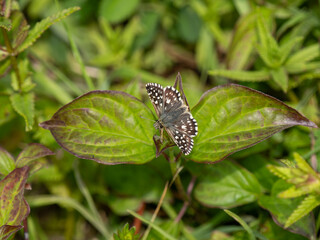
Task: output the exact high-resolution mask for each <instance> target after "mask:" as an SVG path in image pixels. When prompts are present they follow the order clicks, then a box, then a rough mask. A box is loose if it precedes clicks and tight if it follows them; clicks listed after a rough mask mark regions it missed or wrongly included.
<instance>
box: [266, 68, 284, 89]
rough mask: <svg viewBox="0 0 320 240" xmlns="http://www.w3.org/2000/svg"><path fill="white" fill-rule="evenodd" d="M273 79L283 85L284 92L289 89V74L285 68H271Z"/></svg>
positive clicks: (280, 85)
mask: <svg viewBox="0 0 320 240" xmlns="http://www.w3.org/2000/svg"><path fill="white" fill-rule="evenodd" d="M270 73H271V76H272V79H273V80H274V81H275V82H276V83H277V84H278V85H279V87H281V89H282V90H283V91H284V92H287V90H288V74H287V73H286V70H285V69H284V68H278V69H272V70H270Z"/></svg>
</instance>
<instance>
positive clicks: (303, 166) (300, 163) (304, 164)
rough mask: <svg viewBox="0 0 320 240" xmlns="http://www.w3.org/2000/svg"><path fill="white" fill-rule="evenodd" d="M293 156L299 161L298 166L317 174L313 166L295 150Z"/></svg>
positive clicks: (309, 172)
mask: <svg viewBox="0 0 320 240" xmlns="http://www.w3.org/2000/svg"><path fill="white" fill-rule="evenodd" d="M293 157H294V160H295V161H296V163H297V167H298V168H300V169H301V170H302V171H304V172H305V173H308V174H312V175H315V174H316V173H315V171H314V170H313V168H312V167H311V166H310V165H309V164H308V163H307V162H306V160H304V159H303V158H302V157H301V156H300V155H299V154H298V153H296V152H294V153H293Z"/></svg>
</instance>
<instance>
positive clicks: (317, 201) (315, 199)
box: [284, 195, 320, 228]
mask: <svg viewBox="0 0 320 240" xmlns="http://www.w3.org/2000/svg"><path fill="white" fill-rule="evenodd" d="M319 205H320V196H318V195H309V196H308V197H306V198H305V199H304V200H303V201H302V202H301V203H300V205H299V206H298V208H296V209H295V210H294V212H293V213H292V214H291V215H290V217H289V218H288V220H287V221H286V224H285V226H284V227H285V228H288V227H290V226H291V225H292V224H293V223H295V222H296V221H298V220H299V219H301V218H302V217H304V216H306V215H307V214H309V213H310V212H311V211H312V210H313V209H314V208H316V207H317V206H319Z"/></svg>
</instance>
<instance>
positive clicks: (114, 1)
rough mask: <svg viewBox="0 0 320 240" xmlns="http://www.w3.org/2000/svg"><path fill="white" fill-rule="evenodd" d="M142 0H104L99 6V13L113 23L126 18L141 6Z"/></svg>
mask: <svg viewBox="0 0 320 240" xmlns="http://www.w3.org/2000/svg"><path fill="white" fill-rule="evenodd" d="M139 3H140V0H131V1H126V0H103V1H101V4H100V7H99V10H100V11H99V14H100V16H101V17H103V18H105V19H106V20H107V21H110V22H111V23H118V22H121V21H124V20H126V19H127V18H128V17H129V16H130V15H131V14H132V13H133V12H134V11H135V10H136V8H137V7H138V6H139Z"/></svg>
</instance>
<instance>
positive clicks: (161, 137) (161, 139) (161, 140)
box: [160, 128, 163, 143]
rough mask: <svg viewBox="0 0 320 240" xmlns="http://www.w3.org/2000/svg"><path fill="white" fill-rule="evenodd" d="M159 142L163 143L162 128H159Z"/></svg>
mask: <svg viewBox="0 0 320 240" xmlns="http://www.w3.org/2000/svg"><path fill="white" fill-rule="evenodd" d="M160 142H161V143H163V128H160Z"/></svg>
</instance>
